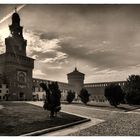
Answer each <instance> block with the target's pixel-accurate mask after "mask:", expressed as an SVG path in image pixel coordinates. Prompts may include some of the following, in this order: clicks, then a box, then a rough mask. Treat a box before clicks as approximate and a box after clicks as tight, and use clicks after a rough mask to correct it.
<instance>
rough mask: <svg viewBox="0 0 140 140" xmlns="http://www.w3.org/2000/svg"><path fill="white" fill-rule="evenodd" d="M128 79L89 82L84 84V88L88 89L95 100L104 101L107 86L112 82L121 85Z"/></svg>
mask: <svg viewBox="0 0 140 140" xmlns="http://www.w3.org/2000/svg"><path fill="white" fill-rule="evenodd" d="M125 82H126V81H115V82H103V83H87V84H84V88H86V89H87V90H88V92H89V93H90V94H91V96H90V98H91V100H93V101H97V102H104V101H106V98H105V96H104V90H105V87H106V86H108V85H110V84H113V83H114V84H118V85H120V86H121V87H122V86H123V85H124V84H125Z"/></svg>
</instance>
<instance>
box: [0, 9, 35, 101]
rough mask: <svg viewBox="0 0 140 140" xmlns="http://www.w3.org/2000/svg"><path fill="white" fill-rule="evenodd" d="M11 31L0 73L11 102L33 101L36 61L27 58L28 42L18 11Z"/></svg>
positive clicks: (14, 14) (0, 56)
mask: <svg viewBox="0 0 140 140" xmlns="http://www.w3.org/2000/svg"><path fill="white" fill-rule="evenodd" d="M9 30H10V34H11V35H10V36H9V37H7V38H5V45H6V52H5V53H4V54H1V55H0V73H1V74H3V75H5V77H6V81H7V82H8V86H9V100H32V70H33V68H34V59H32V58H29V57H27V56H26V46H27V40H25V39H24V37H23V27H22V26H20V17H19V15H18V13H17V12H16V10H15V13H13V15H12V24H11V25H10V26H9Z"/></svg>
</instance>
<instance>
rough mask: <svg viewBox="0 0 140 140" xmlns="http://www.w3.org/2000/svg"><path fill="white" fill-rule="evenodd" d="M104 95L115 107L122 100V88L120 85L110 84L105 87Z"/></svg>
mask: <svg viewBox="0 0 140 140" xmlns="http://www.w3.org/2000/svg"><path fill="white" fill-rule="evenodd" d="M104 96H105V97H106V98H107V100H108V101H109V103H110V104H111V105H112V106H115V107H117V106H118V105H119V104H120V103H121V102H122V101H123V100H124V94H123V90H122V88H121V86H119V85H117V84H111V85H109V86H107V87H105V91H104Z"/></svg>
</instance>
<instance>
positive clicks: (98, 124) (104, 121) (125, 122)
mask: <svg viewBox="0 0 140 140" xmlns="http://www.w3.org/2000/svg"><path fill="white" fill-rule="evenodd" d="M28 103H31V104H34V105H38V106H43V102H40V101H38V102H28ZM62 111H63V112H67V113H71V114H74V115H80V116H83V117H87V118H90V119H91V121H90V122H87V123H84V124H80V125H76V126H73V127H71V128H66V129H63V130H59V131H57V132H51V133H47V134H44V135H49V136H50V135H51V136H65V135H71V136H135V135H136V136H138V135H140V119H139V118H140V109H134V110H132V111H127V112H122V110H120V111H119V110H117V111H116V110H115V111H112V109H111V110H109V109H108V110H107V109H104V107H103V108H96V107H88V106H80V105H76V104H62Z"/></svg>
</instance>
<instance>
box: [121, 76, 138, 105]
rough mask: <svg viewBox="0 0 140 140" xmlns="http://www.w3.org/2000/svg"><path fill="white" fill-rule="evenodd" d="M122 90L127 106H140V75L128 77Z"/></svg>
mask: <svg viewBox="0 0 140 140" xmlns="http://www.w3.org/2000/svg"><path fill="white" fill-rule="evenodd" d="M123 89H124V92H125V99H126V102H127V103H128V104H138V105H140V75H131V76H129V77H128V79H127V81H126V83H125V85H124V88H123Z"/></svg>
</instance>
